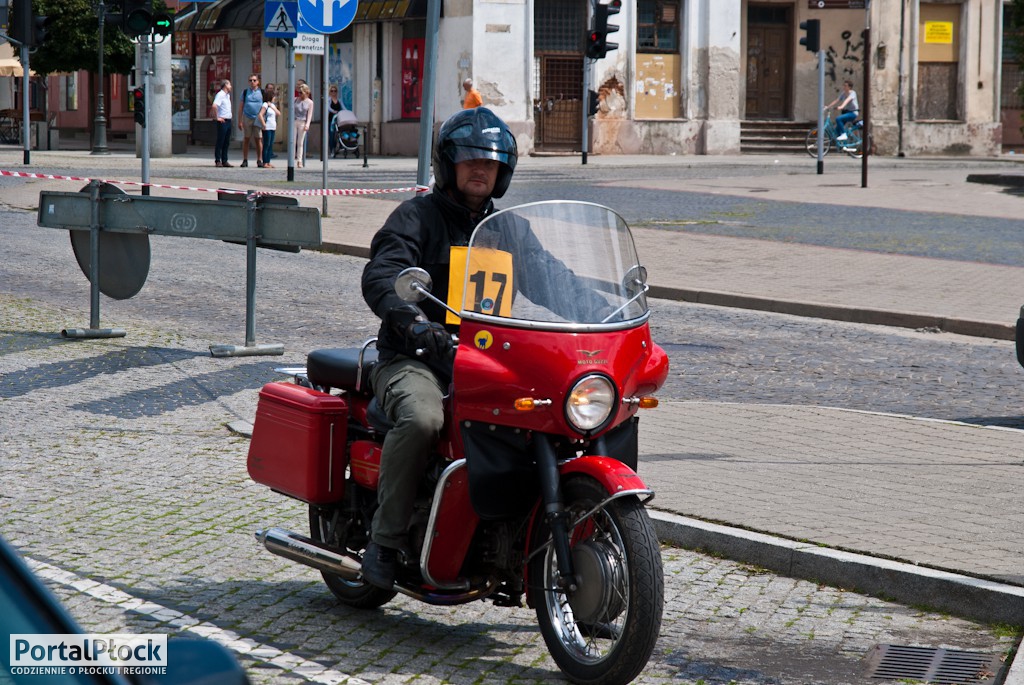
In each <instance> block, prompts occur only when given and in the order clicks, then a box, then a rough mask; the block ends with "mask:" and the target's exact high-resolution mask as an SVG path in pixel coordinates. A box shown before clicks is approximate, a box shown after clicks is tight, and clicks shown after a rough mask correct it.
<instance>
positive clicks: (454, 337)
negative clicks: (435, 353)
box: [416, 333, 459, 357]
mask: <svg viewBox="0 0 1024 685" xmlns="http://www.w3.org/2000/svg"><path fill="white" fill-rule="evenodd" d="M458 346H459V336H457V335H455V334H454V333H453V334H452V347H458ZM426 353H427V348H425V347H417V348H416V356H417V357H422V356H423V355H425V354H426Z"/></svg>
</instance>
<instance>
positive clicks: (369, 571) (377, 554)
mask: <svg viewBox="0 0 1024 685" xmlns="http://www.w3.org/2000/svg"><path fill="white" fill-rule="evenodd" d="M397 566H398V553H397V551H396V550H395V549H393V548H391V547H384V546H383V545H378V544H377V543H376V542H371V543H370V544H368V545H367V546H366V552H364V553H363V580H365V581H366V582H367V583H369V584H370V585H373V586H375V587H379V588H382V589H384V590H390V589H391V587H392V586H393V585H394V584H395V568H396V567H397Z"/></svg>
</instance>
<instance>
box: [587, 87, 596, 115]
mask: <svg viewBox="0 0 1024 685" xmlns="http://www.w3.org/2000/svg"><path fill="white" fill-rule="evenodd" d="M597 110H598V101H597V92H596V91H593V90H588V91H587V114H588V115H589V116H594V115H595V114H597Z"/></svg>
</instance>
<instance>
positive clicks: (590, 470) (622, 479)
mask: <svg viewBox="0 0 1024 685" xmlns="http://www.w3.org/2000/svg"><path fill="white" fill-rule="evenodd" d="M558 473H559V475H560V476H561V477H562V478H566V477H568V476H571V475H574V474H577V473H580V474H583V475H586V476H590V477H591V478H593V479H594V480H596V481H597V482H598V483H600V484H601V485H602V487H604V489H605V490H607V491H608V495H609V496H611V497H622V496H624V495H646V496H647V499H648V500H649V499H651V498H652V497H654V490H652V489H650V488H649V487H647V484H646V483H644V481H643V479H642V478H640V476H639V475H637V473H636V471H634V470H633V469H631V468H629V466H627V465H626V464H623V463H622V462H621V461H619V460H618V459H613V458H611V457H599V456H587V457H579V458H578V459H570V460H569V461H566V462H563V463H562V464H560V465H559V467H558Z"/></svg>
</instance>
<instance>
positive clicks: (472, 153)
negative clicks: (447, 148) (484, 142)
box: [449, 145, 508, 165]
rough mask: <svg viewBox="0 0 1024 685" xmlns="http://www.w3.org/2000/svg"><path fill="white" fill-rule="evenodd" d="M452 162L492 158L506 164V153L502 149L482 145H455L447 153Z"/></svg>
mask: <svg viewBox="0 0 1024 685" xmlns="http://www.w3.org/2000/svg"><path fill="white" fill-rule="evenodd" d="M449 157H451V160H452V163H453V164H458V163H459V162H466V161H469V160H471V159H493V160H497V161H498V162H501V163H502V164H506V165H507V164H508V153H507V152H504V151H502V150H497V149H493V148H484V147H471V146H468V145H455V146H453V147H452V148H451V153H450V154H449Z"/></svg>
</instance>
